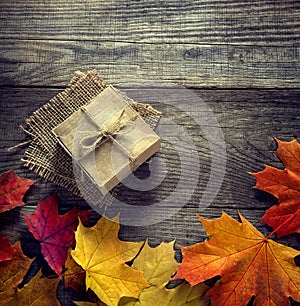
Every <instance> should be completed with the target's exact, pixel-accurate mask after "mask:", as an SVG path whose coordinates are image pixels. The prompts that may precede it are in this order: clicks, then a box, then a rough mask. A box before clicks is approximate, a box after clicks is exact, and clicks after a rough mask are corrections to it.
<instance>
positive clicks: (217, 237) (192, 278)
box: [176, 213, 300, 306]
mask: <svg viewBox="0 0 300 306" xmlns="http://www.w3.org/2000/svg"><path fill="white" fill-rule="evenodd" d="M240 218H241V220H242V223H240V222H238V221H236V220H234V219H233V218H231V217H230V216H229V215H227V214H226V213H223V214H222V216H221V217H220V218H219V219H216V220H206V219H204V218H202V217H199V219H200V221H201V222H202V224H203V226H204V228H205V229H206V232H207V234H208V235H209V238H208V239H207V240H206V241H205V242H201V243H197V244H195V245H192V246H189V247H182V248H181V250H182V253H183V262H182V264H181V265H180V266H179V268H178V270H177V275H176V278H184V279H186V280H187V281H188V282H189V283H190V284H191V285H196V284H198V283H200V282H203V281H205V280H207V279H210V278H212V277H215V276H217V275H220V276H221V277H222V279H221V282H218V283H217V284H216V285H215V286H214V287H213V288H212V289H211V290H209V291H208V293H207V294H206V296H207V297H209V298H210V299H211V300H212V303H213V305H229V306H242V305H246V304H247V302H249V300H250V299H251V297H252V296H255V299H254V304H255V305H281V306H285V305H289V300H288V297H292V298H293V299H294V300H297V301H299V300H300V268H299V267H297V266H296V265H295V262H294V258H295V257H296V256H297V255H299V254H300V252H299V251H297V250H295V249H292V248H290V247H287V246H284V245H282V244H279V243H276V242H274V241H273V240H270V239H266V238H265V237H264V236H263V235H262V233H260V232H259V231H258V230H257V229H256V228H255V227H254V226H253V225H251V223H249V222H248V221H247V220H246V219H245V218H244V217H243V216H242V215H240Z"/></svg>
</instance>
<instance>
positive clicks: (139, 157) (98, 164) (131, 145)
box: [53, 86, 160, 195]
mask: <svg viewBox="0 0 300 306" xmlns="http://www.w3.org/2000/svg"><path fill="white" fill-rule="evenodd" d="M129 101H130V99H129V98H128V97H126V96H125V95H124V94H123V93H121V92H119V91H118V90H117V89H115V88H114V87H113V86H109V87H107V88H106V89H104V90H103V91H102V92H101V93H100V94H99V95H98V96H96V97H95V98H94V99H93V100H92V101H91V102H90V103H89V104H87V105H86V106H85V107H82V108H81V109H80V110H78V111H77V112H75V113H74V114H73V115H71V116H70V117H69V118H68V119H67V120H65V121H64V122H63V123H61V124H59V125H58V126H57V127H56V128H54V129H53V133H54V134H55V135H56V137H57V138H58V141H59V143H60V144H61V145H62V146H63V147H64V148H65V150H66V151H67V152H68V153H69V154H70V155H71V156H72V158H73V160H74V162H75V163H76V164H78V165H79V166H80V167H81V168H82V169H83V170H84V171H85V172H86V174H88V175H89V177H90V178H91V179H92V180H93V181H94V182H95V183H96V184H97V185H98V186H99V188H100V191H101V193H102V194H103V195H105V194H106V193H107V192H108V191H109V190H111V189H112V188H113V187H114V186H116V185H117V184H118V183H119V182H121V181H122V180H123V179H124V178H125V177H126V176H128V175H129V174H130V173H131V172H132V171H134V170H136V169H137V168H138V167H139V166H140V165H141V164H142V163H144V162H145V161H146V160H147V159H148V158H149V157H151V156H152V155H153V154H154V153H155V152H157V151H158V150H159V148H160V138H159V136H158V135H157V134H156V133H155V132H154V131H153V130H152V129H151V128H150V127H149V126H148V125H147V124H146V123H145V121H144V120H143V119H142V118H141V117H140V115H139V114H138V113H137V112H136V111H135V110H134V109H133V108H132V107H131V106H130V103H129Z"/></svg>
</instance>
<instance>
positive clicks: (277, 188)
mask: <svg viewBox="0 0 300 306" xmlns="http://www.w3.org/2000/svg"><path fill="white" fill-rule="evenodd" d="M276 141H277V144H278V149H277V150H276V152H275V153H276V155H277V156H278V157H279V158H280V159H281V161H282V162H283V164H284V166H285V169H284V170H280V169H276V168H274V167H271V166H266V168H265V169H264V170H263V171H260V172H257V173H252V175H253V176H254V177H255V178H256V185H255V188H257V189H260V190H264V191H266V192H269V193H271V194H272V195H274V196H275V197H276V198H277V199H278V201H279V205H274V206H273V207H271V208H270V209H268V210H267V211H266V213H265V215H264V216H263V217H262V219H261V220H262V221H263V222H265V223H267V224H268V225H269V226H272V227H273V228H274V229H276V233H277V236H278V237H281V236H284V235H288V234H291V233H300V144H299V143H298V142H297V141H296V140H295V139H294V140H293V141H291V142H283V141H280V140H278V139H276Z"/></svg>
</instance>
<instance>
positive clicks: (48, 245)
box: [24, 194, 91, 275]
mask: <svg viewBox="0 0 300 306" xmlns="http://www.w3.org/2000/svg"><path fill="white" fill-rule="evenodd" d="M90 212H91V211H79V210H77V209H76V208H73V209H71V210H70V211H68V212H67V213H65V214H64V215H58V200H57V197H56V194H53V195H52V196H50V197H48V198H47V199H46V200H41V201H39V203H38V206H37V209H36V211H35V212H34V213H33V214H31V215H28V214H24V218H25V221H26V223H27V226H28V228H29V230H30V232H31V233H32V234H33V236H34V237H35V238H36V239H37V240H39V241H40V243H41V252H42V254H43V256H44V258H45V259H46V261H47V262H48V264H49V266H50V267H51V268H52V269H53V271H54V272H55V273H57V274H58V275H60V274H61V271H62V267H63V265H64V264H65V262H66V260H67V257H68V250H69V249H70V248H72V247H73V246H74V244H75V235H74V231H75V230H76V228H77V226H78V217H80V218H81V220H82V222H83V223H87V222H88V217H89V214H90Z"/></svg>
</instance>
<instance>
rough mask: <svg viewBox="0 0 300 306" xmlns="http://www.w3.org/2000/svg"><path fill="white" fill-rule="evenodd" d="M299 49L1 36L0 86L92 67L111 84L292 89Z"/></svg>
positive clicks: (59, 80)
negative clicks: (135, 82)
mask: <svg viewBox="0 0 300 306" xmlns="http://www.w3.org/2000/svg"><path fill="white" fill-rule="evenodd" d="M299 48H300V45H293V44H292V45H290V46H277V47H275V46H259V45H257V46H247V45H226V44H224V45H223V44H218V45H204V44H178V43H176V44H175V43H174V44H145V43H121V42H101V41H66V40H64V41H57V40H37V41H36V40H6V39H5V40H3V41H2V44H1V51H0V67H1V71H2V73H1V76H0V85H1V86H66V85H67V84H66V83H67V80H68V79H69V78H70V75H72V73H73V72H74V71H75V70H77V69H79V70H88V69H97V70H98V71H99V72H101V74H102V75H103V77H104V78H105V79H106V80H108V81H109V82H111V83H113V84H124V83H126V82H133V81H144V82H145V81H146V80H161V81H162V82H173V83H179V84H183V85H186V86H189V87H198V88H199V87H219V88H220V87H221V88H238V87H244V88H247V87H248V88H251V87H252V88H253V87H256V88H261V87H262V88H293V87H299V86H300V79H299V70H300V69H299V68H300V56H299V54H300V53H299Z"/></svg>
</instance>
